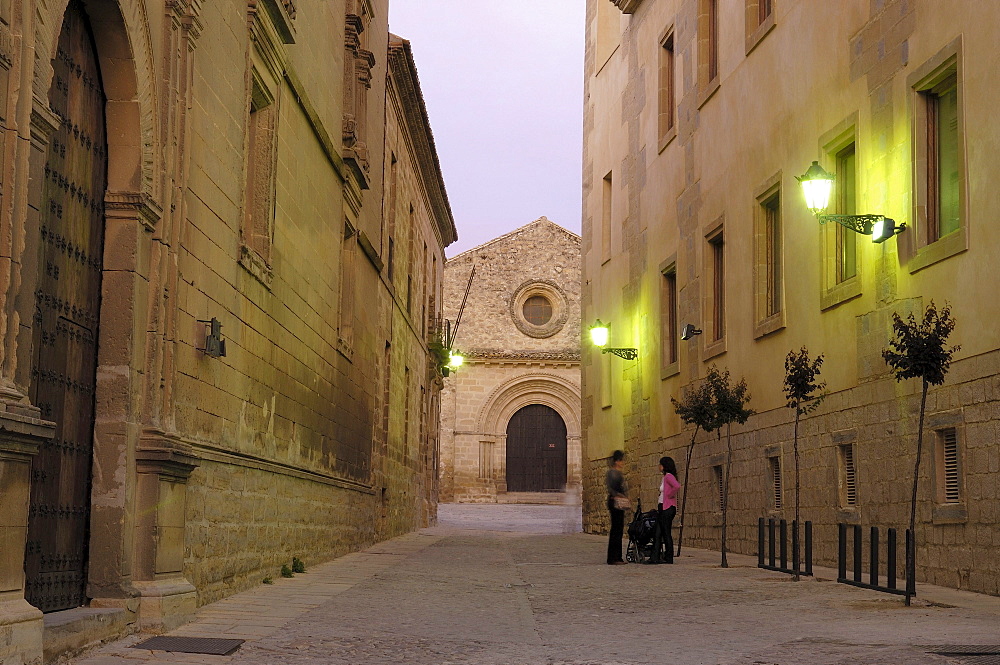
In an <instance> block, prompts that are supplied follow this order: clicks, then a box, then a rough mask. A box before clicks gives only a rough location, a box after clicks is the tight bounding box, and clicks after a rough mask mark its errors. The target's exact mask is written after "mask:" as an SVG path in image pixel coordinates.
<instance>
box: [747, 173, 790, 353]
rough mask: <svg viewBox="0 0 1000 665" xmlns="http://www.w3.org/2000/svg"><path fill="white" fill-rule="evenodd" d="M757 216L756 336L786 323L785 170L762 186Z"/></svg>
mask: <svg viewBox="0 0 1000 665" xmlns="http://www.w3.org/2000/svg"><path fill="white" fill-rule="evenodd" d="M759 191H760V193H759V194H758V196H757V209H756V213H755V219H754V316H755V318H756V326H755V328H754V337H755V338H760V337H763V336H764V335H767V334H770V333H772V332H774V331H776V330H779V329H781V328H783V327H784V326H785V313H784V288H785V286H784V266H783V262H784V258H783V251H784V250H783V237H782V236H783V232H782V227H781V174H780V173H778V174H776V175H774V176H772V177H771V178H769V179H768V181H767V182H766V183H765V184H764V185H763V186H762V187H761V188H760V190H759Z"/></svg>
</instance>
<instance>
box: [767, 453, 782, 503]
mask: <svg viewBox="0 0 1000 665" xmlns="http://www.w3.org/2000/svg"><path fill="white" fill-rule="evenodd" d="M767 463H768V468H769V472H770V476H771V508H772V509H774V510H781V507H782V505H783V500H784V499H783V494H782V491H781V458H780V457H770V458H768V460H767Z"/></svg>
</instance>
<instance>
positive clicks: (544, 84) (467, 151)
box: [389, 0, 586, 256]
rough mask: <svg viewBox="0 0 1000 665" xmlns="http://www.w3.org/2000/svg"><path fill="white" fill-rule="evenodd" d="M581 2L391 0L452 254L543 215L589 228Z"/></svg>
mask: <svg viewBox="0 0 1000 665" xmlns="http://www.w3.org/2000/svg"><path fill="white" fill-rule="evenodd" d="M585 4H586V3H584V2H583V1H582V0H542V2H539V1H538V0H393V1H392V2H390V9H389V30H390V31H391V32H392V33H393V34H396V35H399V36H400V37H403V38H404V39H408V40H410V43H411V45H412V48H413V57H414V60H415V61H416V64H417V71H418V75H419V77H420V86H421V88H422V89H423V93H424V100H425V102H426V104H427V113H428V115H429V116H430V121H431V128H432V131H433V132H434V141H435V144H436V145H437V151H438V157H439V158H440V161H441V169H442V171H443V172H444V181H445V187H446V188H447V190H448V198H449V200H450V201H451V209H452V212H453V213H454V215H455V225H456V226H457V227H458V242H456V243H454V244H452V245H451V246H450V247H448V248H447V250H446V253H447V256H455V255H456V254H459V253H460V252H463V251H465V250H467V249H470V248H472V247H475V246H477V245H481V244H482V243H484V242H487V241H488V240H491V239H492V238H495V237H497V236H499V235H502V234H504V233H507V232H508V231H512V230H513V229H516V228H517V227H519V226H524V225H525V224H527V223H529V222H531V221H534V220H535V219H538V218H539V217H541V216H543V215H544V216H546V217H548V218H549V219H550V220H552V221H553V222H555V223H557V224H559V225H561V226H563V227H565V228H567V229H569V230H571V231H573V232H574V233H579V232H580V216H581V212H580V211H581V196H582V195H581V187H580V179H581V170H582V167H581V159H582V151H583V46H584V12H585Z"/></svg>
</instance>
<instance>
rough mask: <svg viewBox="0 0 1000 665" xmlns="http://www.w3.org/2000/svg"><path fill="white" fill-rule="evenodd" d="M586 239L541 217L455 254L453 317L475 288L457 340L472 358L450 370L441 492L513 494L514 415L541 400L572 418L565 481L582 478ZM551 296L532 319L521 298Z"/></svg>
mask: <svg viewBox="0 0 1000 665" xmlns="http://www.w3.org/2000/svg"><path fill="white" fill-rule="evenodd" d="M579 251H580V250H579V238H578V237H577V236H576V235H574V234H572V233H570V232H569V231H566V230H565V229H563V228H561V227H559V226H557V225H556V224H554V223H552V222H550V221H549V220H548V219H546V218H544V217H543V218H541V219H539V220H537V221H535V222H532V223H531V224H528V225H527V226H524V227H522V228H520V229H517V230H515V231H513V232H511V233H509V234H507V235H504V236H501V237H500V238H497V239H494V240H491V241H490V242H488V243H485V244H483V245H481V246H479V247H476V248H474V249H470V250H468V251H466V252H463V253H462V254H459V255H458V256H456V257H453V258H452V259H450V260H449V261H448V263H447V266H446V268H445V281H444V304H445V307H444V315H445V317H446V318H448V319H450V320H451V321H453V322H454V321H455V319H456V317H457V315H458V308H459V306H460V305H461V303H462V298H463V296H464V294H465V289H466V287H467V286H468V283H469V275H470V274H471V271H472V268H473V266H475V270H476V273H475V278H474V280H473V282H472V289H471V291H470V292H469V297H468V301H467V303H466V307H465V311H464V313H463V315H462V320H461V326H460V328H459V332H458V336H457V338H456V340H455V348H456V349H458V350H460V351H461V352H462V353H463V354H464V355H465V357H466V362H465V365H464V366H463V367H462V368H461V369H460V370H458V371H457V372H455V373H454V374H452V375H451V376H450V377H448V378H447V379H445V389H444V392H443V393H442V400H443V401H442V412H441V435H442V441H441V461H440V468H439V473H440V478H441V486H442V495H441V496H442V500H444V501H458V502H493V501H496V500H497V497H498V495H504V494H506V491H507V489H506V432H507V422H508V420H509V419H510V417H511V416H512V415H513V414H514V413H515V412H516V411H517V409H519V408H521V407H523V406H526V405H528V404H544V405H546V406H549V407H551V408H553V409H555V410H556V411H557V412H558V413H559V414H560V416H561V417H562V418H563V421H564V422H565V423H566V427H567V485H568V487H571V488H573V491H576V488H578V487H579V485H580V482H581V480H580V474H581V468H580V434H579V432H580V402H579V395H580V365H579V349H580V309H579V294H580V282H579V278H580V272H579ZM531 294H539V295H542V296H543V297H545V298H546V299H548V300H549V301H550V303H551V304H552V307H553V312H552V319H551V320H550V322H549V323H548V324H546V325H542V326H533V325H531V324H530V323H528V322H526V321H525V320H524V316H523V313H522V307H521V305H522V303H523V301H524V299H525V298H526V297H528V296H530V295H531Z"/></svg>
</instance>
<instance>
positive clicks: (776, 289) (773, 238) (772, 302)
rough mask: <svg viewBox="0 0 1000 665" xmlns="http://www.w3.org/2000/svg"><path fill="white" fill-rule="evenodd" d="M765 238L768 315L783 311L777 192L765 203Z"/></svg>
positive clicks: (778, 200) (779, 220) (779, 213)
mask: <svg viewBox="0 0 1000 665" xmlns="http://www.w3.org/2000/svg"><path fill="white" fill-rule="evenodd" d="M761 207H762V208H763V211H762V212H763V217H764V233H765V234H766V238H765V240H764V243H765V247H766V251H767V256H766V258H765V261H766V262H767V310H766V313H767V316H773V315H775V314H777V313H778V312H780V311H781V287H782V284H781V196H780V194H775V195H774V196H772V197H771V198H769V199H768V200H767V201H765V202H764V203H763V204H761Z"/></svg>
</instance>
